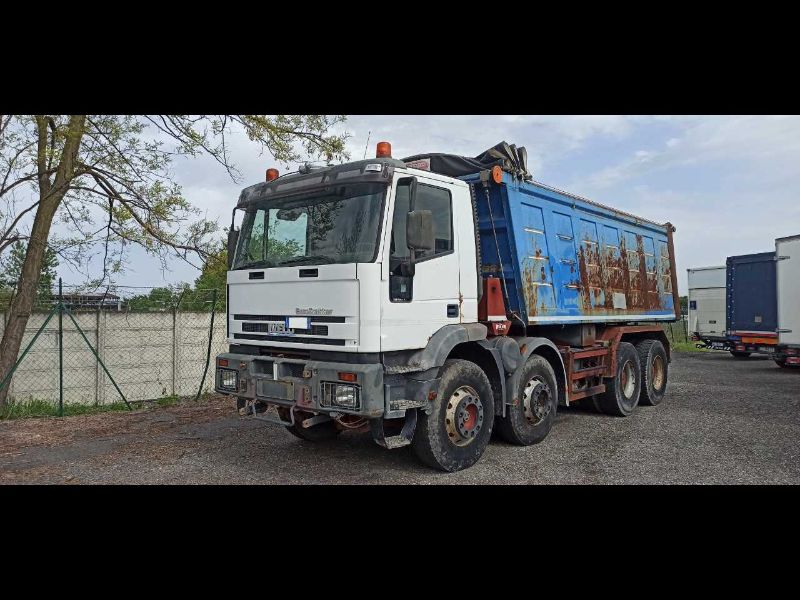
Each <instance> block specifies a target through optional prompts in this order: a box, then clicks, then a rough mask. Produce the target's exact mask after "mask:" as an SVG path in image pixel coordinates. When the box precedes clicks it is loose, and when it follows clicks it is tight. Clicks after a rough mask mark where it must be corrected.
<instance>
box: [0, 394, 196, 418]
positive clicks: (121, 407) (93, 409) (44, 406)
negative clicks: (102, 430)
mask: <svg viewBox="0 0 800 600" xmlns="http://www.w3.org/2000/svg"><path fill="white" fill-rule="evenodd" d="M180 401H181V397H180V396H174V395H173V396H164V397H163V398H156V399H154V400H138V401H137V400H134V401H131V408H132V409H133V410H135V411H136V410H142V409H146V408H152V407H155V406H157V407H159V408H163V407H167V406H174V405H176V404H178V403H179V402H180ZM127 410H128V407H127V406H126V405H125V403H124V402H121V401H120V402H112V403H109V404H78V403H76V404H64V416H65V417H72V416H75V415H95V414H98V413H106V412H117V411H127ZM57 416H59V414H58V402H51V401H50V400H37V399H35V398H32V399H30V400H22V401H10V402H9V403H8V404H7V405H6V407H5V409H3V411H2V412H0V419H35V418H39V417H57Z"/></svg>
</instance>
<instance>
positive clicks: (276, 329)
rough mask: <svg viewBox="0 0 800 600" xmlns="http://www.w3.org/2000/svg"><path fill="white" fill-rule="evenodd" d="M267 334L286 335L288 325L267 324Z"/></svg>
mask: <svg viewBox="0 0 800 600" xmlns="http://www.w3.org/2000/svg"><path fill="white" fill-rule="evenodd" d="M267 333H286V323H267Z"/></svg>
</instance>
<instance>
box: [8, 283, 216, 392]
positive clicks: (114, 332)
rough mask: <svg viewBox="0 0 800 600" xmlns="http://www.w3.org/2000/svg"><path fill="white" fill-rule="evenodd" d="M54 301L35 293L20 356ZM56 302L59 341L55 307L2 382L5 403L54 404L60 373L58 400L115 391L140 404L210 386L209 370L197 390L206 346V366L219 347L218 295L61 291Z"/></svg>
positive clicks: (49, 294) (49, 293) (53, 296)
mask: <svg viewBox="0 0 800 600" xmlns="http://www.w3.org/2000/svg"><path fill="white" fill-rule="evenodd" d="M58 298H59V296H58V292H57V291H56V290H47V289H43V290H40V292H39V294H38V296H37V302H36V307H35V309H34V311H33V313H32V314H31V316H30V319H29V320H28V324H27V328H26V331H25V336H24V338H23V341H22V345H21V348H20V353H22V351H24V349H25V348H26V347H27V346H28V344H29V343H30V341H31V340H32V339H33V338H34V336H35V335H36V333H37V331H38V330H39V329H40V328H41V327H42V325H43V324H44V322H45V321H46V320H47V318H48V314H50V312H51V311H53V310H54V306H55V305H56V304H57V303H58ZM10 301H11V297H10V294H8V293H6V294H1V293H0V309H2V312H3V320H2V324H1V325H2V327H3V328H5V324H6V319H7V318H8V312H7V310H8V306H9V304H10ZM62 302H63V306H64V315H62V320H63V328H62V330H61V336H59V324H58V316H59V315H58V312H59V311H58V310H55V313H54V316H53V317H52V318H51V319H50V320H49V322H48V323H47V325H46V326H45V327H44V329H43V330H42V331H41V334H40V335H39V337H38V338H37V339H36V342H35V343H34V344H33V346H31V348H30V350H29V352H28V353H27V355H26V356H25V357H24V359H23V360H22V362H20V364H19V366H18V368H17V370H16V371H15V372H14V374H13V377H12V378H11V380H10V382H9V385H10V390H9V398H11V399H12V400H14V401H25V400H46V401H52V402H57V401H58V400H59V396H60V384H59V382H60V379H61V377H62V373H63V402H65V403H91V404H106V403H112V402H119V401H121V400H122V398H121V397H120V392H121V393H122V394H123V395H124V397H125V398H126V399H127V400H128V401H143V400H154V399H159V398H164V397H169V396H190V395H191V396H194V395H196V394H198V393H204V392H209V391H211V390H212V389H213V386H214V382H213V373H214V371H213V368H209V373H210V374H209V375H207V376H206V377H205V379H204V381H203V384H202V389H201V380H203V376H204V370H205V368H206V364H207V363H206V361H207V357H208V356H209V341H210V357H211V360H212V361H213V358H214V356H215V355H216V354H217V353H219V352H222V351H224V349H225V343H224V342H225V316H224V311H225V306H224V302H225V298H224V295H221V294H217V293H216V292H215V291H214V290H190V289H181V288H134V287H123V286H116V287H113V288H106V289H102V290H99V291H98V290H87V289H83V288H79V287H77V286H63V295H62ZM219 313H222V314H221V315H220V314H219ZM70 315H71V317H70ZM215 316H216V318H215ZM73 318H74V322H73ZM0 333H1V332H0ZM60 337H61V339H62V340H63V341H62V345H61V347H62V348H63V353H62V357H63V358H62V359H61V362H60V360H59V338H60ZM87 342H88V343H87ZM92 348H94V350H93V349H92ZM95 350H96V355H95ZM98 358H99V360H98ZM59 364H62V365H63V368H61V369H60V368H59ZM103 366H105V368H103ZM0 376H3V377H5V376H6V374H5V373H2V374H0ZM115 383H116V386H115V385H114V384H115ZM117 387H118V388H119V391H118V390H117Z"/></svg>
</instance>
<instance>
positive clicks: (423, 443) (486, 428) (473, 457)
mask: <svg viewBox="0 0 800 600" xmlns="http://www.w3.org/2000/svg"><path fill="white" fill-rule="evenodd" d="M440 376H441V380H440V382H439V394H438V397H437V399H436V401H434V402H433V404H432V406H431V412H430V414H426V413H425V412H423V411H421V410H420V411H419V417H418V418H419V421H418V422H417V429H416V431H415V432H414V437H413V439H412V440H411V447H412V448H413V449H414V453H415V454H416V455H417V457H418V458H419V459H420V460H421V461H422V462H423V463H425V464H426V465H428V466H429V467H432V468H434V469H439V470H441V471H448V472H453V471H460V470H461V469H466V468H467V467H470V466H472V465H474V464H475V463H476V462H478V459H479V458H480V457H481V455H482V454H483V452H484V450H486V446H487V445H488V444H489V438H490V437H491V435H492V426H493V424H494V395H493V394H492V386H491V385H490V384H489V378H488V377H486V373H484V372H483V371H482V370H481V369H480V367H478V365H476V364H475V363H472V362H470V361H468V360H461V359H450V360H448V361H446V362H445V363H444V365H443V366H442V368H441V370H440Z"/></svg>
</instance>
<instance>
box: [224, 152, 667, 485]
mask: <svg viewBox="0 0 800 600" xmlns="http://www.w3.org/2000/svg"><path fill="white" fill-rule="evenodd" d="M239 218H241V224H240V226H239V227H238V228H237V227H236V224H237V220H238V219H239ZM674 231H675V228H674V227H673V226H672V225H671V224H670V223H666V224H659V223H656V222H653V221H649V220H647V219H644V218H641V217H637V216H634V215H632V214H628V213H626V212H623V211H620V210H617V209H614V208H611V207H608V206H604V205H601V204H598V203H596V202H592V201H591V200H588V199H586V198H582V197H579V196H577V195H574V194H570V193H567V192H564V191H560V190H558V189H555V188H553V187H549V186H547V185H544V184H542V183H538V182H536V181H534V180H533V177H532V175H531V174H530V173H529V171H528V168H527V153H526V151H525V149H524V148H522V147H520V148H518V147H516V146H514V145H512V144H507V143H505V142H503V143H500V144H498V145H497V146H495V147H493V148H491V149H489V150H487V151H486V152H483V153H481V154H480V155H478V156H477V157H475V158H471V157H463V156H458V155H453V154H443V153H432V154H421V155H416V156H411V157H407V158H405V159H403V160H398V159H396V158H393V157H392V155H391V145H390V144H389V143H388V142H381V143H379V144H378V145H377V151H376V156H375V158H369V159H365V160H359V161H354V162H350V163H346V164H340V165H327V166H312V165H305V166H304V167H302V168H300V169H299V170H298V171H297V172H295V173H290V174H285V175H282V176H279V172H278V171H277V170H276V169H268V170H267V172H266V181H263V182H261V183H257V184H255V185H252V186H250V187H248V188H246V189H244V190H243V191H242V192H241V195H240V197H239V200H238V203H237V205H236V207H235V208H234V211H233V220H232V222H231V227H230V230H229V233H228V260H229V271H228V275H227V311H228V315H227V341H228V343H229V344H230V348H229V351H228V352H225V353H222V354H220V355H218V356H217V357H216V365H215V366H216V374H215V377H216V382H215V388H216V391H217V392H219V393H223V394H228V395H230V396H232V397H233V398H235V401H236V405H237V407H238V409H239V412H240V414H242V415H244V416H246V417H249V418H256V419H262V420H264V421H268V422H271V423H274V424H277V425H280V426H283V427H285V428H286V429H288V430H289V432H291V433H292V434H294V435H295V436H297V437H299V438H302V439H303V440H307V441H319V440H326V439H331V438H334V437H336V436H337V435H338V434H339V433H341V432H342V431H347V430H350V431H361V432H364V433H365V434H366V433H367V432H369V433H370V434H371V435H372V437H373V439H374V440H375V442H377V444H379V445H380V446H383V447H385V448H388V449H395V448H401V447H404V446H411V448H412V449H413V451H414V453H415V454H416V455H417V456H418V457H419V459H420V460H421V461H422V462H423V463H425V464H426V465H428V466H430V467H433V468H435V469H440V470H443V471H458V470H460V469H464V468H467V467H469V466H470V465H472V464H474V463H475V462H476V461H477V460H478V459H479V458H480V457H481V455H482V454H483V453H484V450H485V449H486V447H487V445H488V443H489V439H490V437H491V435H492V432H493V431H496V432H497V434H499V436H501V437H502V438H503V439H505V440H507V441H508V442H510V443H512V444H515V445H522V446H526V445H532V444H536V443H539V442H541V441H543V440H544V439H545V438H546V437H547V435H548V433H549V432H550V430H551V428H552V425H553V422H554V420H555V417H556V412H557V410H558V407H559V406H569V405H571V404H573V403H582V404H584V405H587V406H588V407H589V410H598V411H602V412H603V413H606V414H609V415H617V416H621V417H625V416H628V415H631V414H632V413H633V412H634V409H635V408H636V407H637V406H638V405H640V404H642V405H657V404H659V403H661V402H662V400H663V399H664V396H665V392H666V388H667V381H668V371H669V363H670V358H671V353H670V346H669V343H668V341H667V338H666V336H665V334H664V330H663V323H664V322H669V321H674V320H676V319H677V318H679V316H680V303H679V299H678V286H677V279H676V269H675V251H674V248H673V232H674Z"/></svg>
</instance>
